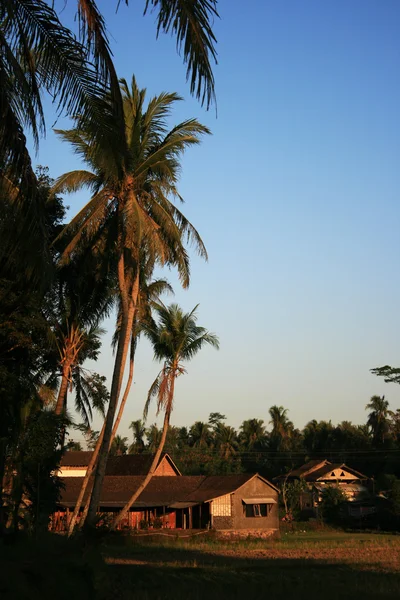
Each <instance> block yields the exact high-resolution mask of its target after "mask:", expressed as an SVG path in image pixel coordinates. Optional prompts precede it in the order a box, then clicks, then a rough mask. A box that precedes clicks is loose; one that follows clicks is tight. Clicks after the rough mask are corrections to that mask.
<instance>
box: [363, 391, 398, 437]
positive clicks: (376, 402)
mask: <svg viewBox="0 0 400 600" xmlns="http://www.w3.org/2000/svg"><path fill="white" fill-rule="evenodd" d="M365 408H366V410H370V411H371V412H370V413H369V415H368V420H367V425H369V427H370V428H371V430H372V436H373V441H374V443H375V444H377V445H382V444H383V443H384V442H385V438H386V436H387V434H388V432H389V429H390V421H389V417H390V416H391V414H392V413H391V411H390V410H389V402H388V401H387V400H385V396H382V397H381V396H372V398H371V400H370V401H369V402H368V404H367V405H366V407H365Z"/></svg>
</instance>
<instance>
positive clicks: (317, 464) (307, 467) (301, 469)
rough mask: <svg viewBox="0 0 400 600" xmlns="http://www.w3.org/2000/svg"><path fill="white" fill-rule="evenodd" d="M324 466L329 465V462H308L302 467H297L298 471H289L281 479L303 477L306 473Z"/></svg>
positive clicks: (318, 460)
mask: <svg viewBox="0 0 400 600" xmlns="http://www.w3.org/2000/svg"><path fill="white" fill-rule="evenodd" d="M326 464H328V465H330V462H329V461H327V460H320V459H317V460H309V461H308V462H306V463H305V464H304V465H302V466H301V467H299V468H298V469H293V471H289V473H287V475H285V476H282V477H304V476H305V475H306V474H307V473H310V472H312V471H315V470H316V469H317V468H319V467H323V466H325V465H326Z"/></svg>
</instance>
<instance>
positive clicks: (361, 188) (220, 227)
mask: <svg viewBox="0 0 400 600" xmlns="http://www.w3.org/2000/svg"><path fill="white" fill-rule="evenodd" d="M59 3H60V5H62V2H59ZM98 4H99V6H100V8H101V9H102V11H103V12H104V14H105V16H106V21H107V24H108V29H109V32H110V39H111V45H112V49H113V52H114V57H115V64H116V67H117V71H118V73H119V74H120V76H123V77H126V78H127V79H129V78H130V77H131V75H132V73H135V75H136V77H137V80H138V83H139V85H140V86H142V87H147V89H148V93H149V95H152V94H155V93H159V92H160V91H164V90H165V91H176V92H178V93H180V94H181V95H182V96H184V97H185V102H181V103H180V105H179V106H178V107H177V110H176V112H175V113H174V118H173V120H172V122H173V121H175V122H178V121H180V120H182V119H184V118H187V117H192V116H195V117H197V118H199V119H200V120H201V121H202V122H204V123H205V124H207V125H208V126H209V127H210V128H211V129H212V131H213V136H212V137H210V138H208V139H205V140H204V143H203V144H202V145H201V146H200V147H198V148H196V149H194V150H190V151H189V152H188V154H187V155H186V156H185V158H184V161H183V172H182V179H181V185H180V189H181V193H182V195H183V197H184V198H185V200H186V204H185V206H184V212H185V214H186V215H187V216H188V217H189V218H190V219H191V221H192V222H193V223H194V224H195V226H196V227H197V228H198V230H199V231H200V233H201V234H202V236H203V239H204V241H205V243H206V245H207V249H208V252H209V255H210V260H209V262H208V263H207V264H206V263H203V262H201V261H200V260H199V259H198V258H196V257H195V256H193V262H192V283H191V286H190V289H189V290H188V291H182V290H181V289H180V288H179V285H178V282H177V279H176V277H175V275H174V273H173V272H171V273H168V274H167V277H168V278H169V279H170V281H171V283H173V285H174V287H175V291H176V295H175V298H174V301H177V302H178V303H180V304H181V305H182V306H183V307H184V309H186V310H190V309H191V308H193V306H194V305H195V304H197V303H200V306H199V309H198V314H199V323H200V324H201V325H204V326H205V327H207V328H208V329H210V330H211V331H213V332H215V333H217V334H218V335H219V337H220V342H221V349H220V351H219V352H216V351H215V350H213V349H211V348H210V349H208V348H206V349H205V350H204V351H202V352H201V353H200V354H199V355H198V356H197V357H196V358H195V359H194V361H193V362H192V363H191V364H189V365H188V375H186V376H185V377H182V378H181V379H179V380H178V382H177V386H176V402H175V410H174V413H173V416H172V424H175V425H189V424H191V423H193V422H194V421H195V420H207V417H208V414H209V413H210V412H211V411H219V412H222V413H224V414H226V415H227V417H228V420H227V422H228V423H229V424H232V425H234V426H239V425H240V423H241V422H242V421H243V420H244V419H248V418H253V417H257V418H262V419H264V420H265V421H268V408H269V407H270V406H271V405H273V404H278V405H283V406H285V407H286V408H288V409H289V411H290V412H289V416H290V417H291V419H292V420H293V421H294V423H295V425H296V426H298V427H302V426H304V424H305V423H306V422H307V421H309V420H310V419H312V418H316V419H327V420H328V419H332V421H333V422H335V423H336V422H338V421H341V420H345V419H346V420H351V421H353V422H355V423H362V422H365V420H366V412H365V404H366V403H367V402H368V400H369V398H370V396H371V395H373V394H379V395H381V394H385V395H386V398H387V399H388V400H389V401H390V404H391V408H392V409H395V408H398V407H400V388H398V386H395V385H394V384H391V385H389V384H384V382H383V381H382V380H380V379H378V378H377V377H374V376H373V375H371V374H370V373H369V369H370V368H372V367H375V366H380V365H383V364H391V365H392V366H400V353H399V344H400V342H399V306H400V274H399V268H398V266H399V250H400V238H399V225H400V203H399V189H400V169H399V159H400V119H399V106H400V80H399V64H400V37H399V26H400V3H399V2H398V0H350V1H348V0H327V1H324V2H321V1H320V0H303V1H301V2H299V1H297V0H274V1H272V0H252V1H251V2H250V1H244V0H221V1H220V3H219V11H220V14H221V20H219V21H216V23H215V33H216V36H217V38H218V66H217V67H216V69H215V77H216V91H217V99H218V116H217V117H216V114H215V110H213V109H211V110H210V111H209V112H206V111H205V109H204V108H202V107H201V106H200V105H199V103H198V102H197V101H196V100H195V99H193V98H191V97H190V95H189V86H188V85H187V84H186V81H185V67H184V66H183V63H182V61H181V59H180V58H179V56H178V55H177V53H176V51H175V45H174V42H173V40H171V39H170V38H168V37H165V36H164V37H162V38H160V39H159V40H158V41H156V40H155V26H154V17H152V16H147V17H146V18H142V16H141V7H142V6H143V5H144V1H143V2H139V1H138V0H135V1H131V3H130V4H131V6H130V7H129V8H126V7H125V6H124V5H123V3H121V7H120V10H119V12H118V13H117V14H115V11H114V5H115V4H116V2H113V1H111V0H107V1H106V0H103V1H101V0H99V2H98ZM73 8H74V2H73V1H70V2H69V4H68V5H67V7H66V9H65V11H64V17H65V20H66V22H68V19H69V17H70V13H72V10H73ZM172 122H171V123H172ZM48 123H49V125H51V118H49V120H48ZM57 125H58V126H60V125H65V123H64V121H62V120H61V121H59V122H58V124H57ZM37 162H38V163H39V164H43V165H48V166H49V168H50V173H51V175H52V176H53V177H57V176H58V175H60V174H61V173H63V172H65V171H67V170H70V169H73V168H77V167H79V166H80V163H79V162H78V160H77V159H76V158H75V157H74V156H73V154H72V153H71V151H70V149H69V147H68V146H67V145H65V144H61V142H59V141H58V140H57V139H56V138H55V136H54V135H53V133H52V132H51V131H50V127H49V131H48V134H47V138H46V140H44V141H43V142H42V144H41V147H40V152H39V156H38V158H37ZM86 199H87V197H86V195H85V193H82V194H78V195H76V196H74V197H69V198H67V199H66V202H67V203H68V204H69V205H70V213H71V214H74V213H76V211H77V210H78V209H79V208H80V207H81V206H82V203H83V202H84V201H85V200H86ZM107 326H108V327H109V328H110V331H111V329H112V322H109V323H107ZM109 342H110V336H109V335H108V336H106V337H105V340H104V346H103V351H102V355H101V358H100V360H99V361H98V363H97V365H95V367H94V368H95V369H96V370H97V371H99V372H101V373H103V374H105V375H106V376H107V377H108V379H109V380H110V379H111V373H112V366H113V358H112V354H111V350H110V347H109ZM157 368H158V365H157V364H156V363H154V362H153V361H152V354H151V349H150V348H149V347H148V346H147V345H146V344H145V343H143V344H141V345H140V346H139V350H138V356H137V365H136V376H135V385H134V386H133V390H132V392H131V397H130V400H129V405H128V406H127V409H126V414H125V418H124V422H123V425H122V426H121V433H122V434H124V435H128V424H129V423H130V422H131V421H132V420H133V419H137V418H140V416H141V413H142V409H143V404H144V400H145V396H146V392H147V389H148V387H149V385H150V383H151V381H152V378H154V376H155V375H156V373H157ZM153 420H154V412H153V413H151V414H150V415H149V423H150V422H152V421H153ZM129 437H130V436H129Z"/></svg>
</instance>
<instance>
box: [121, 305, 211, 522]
mask: <svg viewBox="0 0 400 600" xmlns="http://www.w3.org/2000/svg"><path fill="white" fill-rule="evenodd" d="M196 309H197V306H196V307H195V308H194V309H193V310H192V311H191V312H190V313H186V314H185V313H184V312H183V311H182V309H181V308H180V307H179V306H178V305H177V304H171V305H170V306H169V307H166V306H165V305H164V304H159V305H156V306H155V311H156V312H157V315H158V323H153V324H152V325H150V326H148V327H146V330H145V333H146V335H147V337H148V338H149V340H150V341H151V343H152V345H153V350H154V357H155V358H156V359H157V360H163V361H164V365H163V368H162V369H161V371H160V373H159V374H158V376H157V377H156V379H155V381H154V382H153V384H152V385H151V387H150V390H149V393H148V397H147V402H146V406H145V415H147V412H148V408H149V404H150V401H151V399H152V398H153V396H157V409H158V412H159V411H160V410H164V424H163V430H162V435H161V440H160V444H159V446H158V448H157V451H156V453H155V456H154V459H153V462H152V464H151V467H150V469H149V472H148V474H147V476H146V477H145V479H144V481H143V483H142V484H141V485H140V486H139V488H138V489H137V490H136V491H135V493H134V494H133V495H132V497H131V498H130V500H129V502H128V503H127V504H126V505H125V506H124V508H123V509H122V511H121V512H120V513H119V515H118V516H117V518H116V519H115V520H114V522H113V524H112V527H113V528H115V527H116V525H118V523H119V522H120V521H121V519H123V518H124V516H125V515H126V514H127V512H128V511H129V509H130V507H131V506H132V504H133V503H134V502H135V500H136V499H137V498H138V497H139V496H140V494H141V493H142V491H143V490H144V489H145V487H146V486H147V485H148V483H149V481H150V480H151V478H152V477H153V474H154V472H155V470H156V468H157V465H158V462H159V460H160V456H161V453H162V451H163V448H164V444H165V440H166V437H167V433H168V428H169V422H170V417H171V412H172V408H173V400H174V392H175V381H176V379H177V377H179V376H180V375H183V374H185V373H186V370H185V367H184V366H183V361H188V360H191V359H192V358H193V357H194V356H195V355H196V354H197V353H198V352H199V351H200V350H201V348H203V346H205V345H206V344H210V345H211V346H213V347H214V348H219V342H218V338H217V336H215V335H214V334H212V333H209V332H208V331H207V330H206V329H205V328H204V327H200V326H198V325H197V324H196V321H197V317H196Z"/></svg>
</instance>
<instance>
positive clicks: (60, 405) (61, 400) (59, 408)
mask: <svg viewBox="0 0 400 600" xmlns="http://www.w3.org/2000/svg"><path fill="white" fill-rule="evenodd" d="M70 371H71V363H70V362H69V361H65V362H64V364H63V368H62V376H61V385H60V389H59V391H58V397H57V404H56V408H55V413H56V415H61V413H62V412H63V410H65V405H66V399H67V392H68V383H69V375H70Z"/></svg>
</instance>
